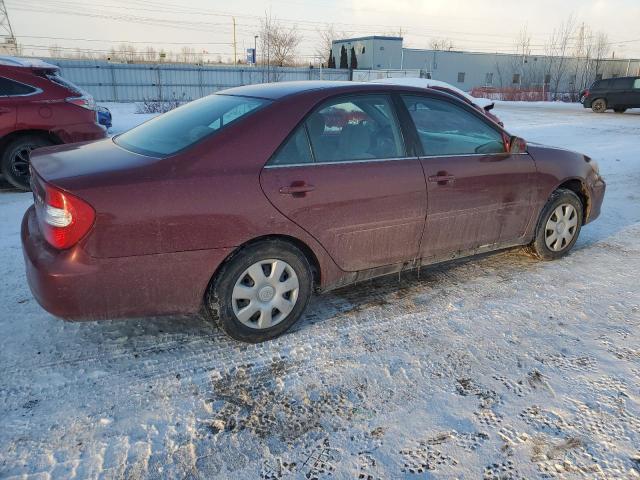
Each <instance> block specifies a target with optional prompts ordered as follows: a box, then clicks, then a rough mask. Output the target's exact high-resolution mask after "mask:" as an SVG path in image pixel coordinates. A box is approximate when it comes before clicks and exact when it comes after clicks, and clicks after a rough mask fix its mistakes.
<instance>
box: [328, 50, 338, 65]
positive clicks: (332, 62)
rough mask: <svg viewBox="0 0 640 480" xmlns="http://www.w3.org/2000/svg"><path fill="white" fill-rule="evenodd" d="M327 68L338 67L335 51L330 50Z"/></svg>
mask: <svg viewBox="0 0 640 480" xmlns="http://www.w3.org/2000/svg"><path fill="white" fill-rule="evenodd" d="M327 68H336V59H335V58H333V52H332V51H331V50H329V60H328V61H327Z"/></svg>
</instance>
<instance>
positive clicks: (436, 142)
mask: <svg viewBox="0 0 640 480" xmlns="http://www.w3.org/2000/svg"><path fill="white" fill-rule="evenodd" d="M402 98H403V103H404V105H405V106H406V108H407V110H408V113H409V116H410V117H411V119H412V120H413V125H414V126H415V129H416V133H417V136H418V139H419V146H421V147H422V153H421V155H420V161H421V163H422V166H423V170H424V174H425V177H426V180H427V192H428V198H429V208H428V211H427V221H426V224H425V230H424V235H423V239H422V244H421V255H422V257H423V258H426V259H442V258H447V257H450V256H453V255H455V254H458V253H460V252H467V251H469V250H473V249H478V248H487V247H488V248H491V247H492V246H496V245H499V244H510V243H518V241H519V239H521V238H522V237H523V236H524V234H525V231H526V228H527V225H528V224H529V222H530V221H531V220H532V214H533V209H532V203H533V199H534V192H535V179H536V168H535V163H534V161H533V159H532V158H531V157H530V156H529V155H528V154H526V153H523V154H510V153H507V152H506V148H505V140H504V139H505V135H504V134H503V132H502V131H500V130H499V129H498V128H497V127H496V126H495V125H492V124H491V123H490V122H488V121H487V120H486V119H484V118H481V114H478V113H476V112H474V111H473V110H472V109H471V108H468V107H466V106H463V105H461V104H460V105H459V104H454V103H453V100H451V101H449V100H448V99H443V98H433V97H429V96H421V95H420V96H419V95H403V96H402Z"/></svg>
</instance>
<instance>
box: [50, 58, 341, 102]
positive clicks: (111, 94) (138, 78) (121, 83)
mask: <svg viewBox="0 0 640 480" xmlns="http://www.w3.org/2000/svg"><path fill="white" fill-rule="evenodd" d="M44 60H46V61H47V62H49V63H53V64H55V65H58V66H59V67H60V68H61V74H62V76H64V77H65V78H67V79H69V80H70V81H72V82H73V83H75V84H76V85H78V86H79V87H81V88H83V89H84V90H86V91H88V92H89V93H91V94H92V95H93V96H94V98H95V99H96V100H97V101H101V102H139V101H145V100H172V99H174V98H175V99H179V100H193V99H196V98H200V97H203V96H205V95H208V94H210V93H212V92H215V91H218V90H221V89H224V88H229V87H236V86H239V85H247V84H252V83H263V82H267V81H271V82H282V81H288V80H318V79H323V80H349V71H348V70H339V69H336V70H333V69H322V72H321V71H320V69H317V68H313V69H310V68H306V67H299V68H298V67H295V68H288V67H284V68H283V67H277V68H276V67H271V68H269V69H268V70H267V68H266V67H239V66H238V67H234V66H231V67H225V66H219V65H217V66H207V65H204V66H200V65H189V64H150V63H139V64H123V63H110V62H107V61H99V60H60V59H44Z"/></svg>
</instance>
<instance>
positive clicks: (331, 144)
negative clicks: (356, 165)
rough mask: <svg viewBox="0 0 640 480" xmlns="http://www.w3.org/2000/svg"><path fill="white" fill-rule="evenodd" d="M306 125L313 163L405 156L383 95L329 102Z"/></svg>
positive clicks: (389, 107) (395, 125)
mask: <svg viewBox="0 0 640 480" xmlns="http://www.w3.org/2000/svg"><path fill="white" fill-rule="evenodd" d="M305 123H306V126H307V131H308V132H309V139H310V140H311V148H312V149H313V153H314V156H315V159H316V162H343V161H349V160H366V159H375V158H398V157H404V145H403V142H402V136H401V134H400V128H399V126H398V122H397V120H396V118H395V115H394V112H393V108H392V106H391V103H390V101H389V99H388V98H387V97H386V96H381V95H362V96H357V97H350V98H346V97H343V98H341V99H337V100H330V101H329V102H328V103H325V104H324V105H322V106H321V107H320V108H319V109H318V110H316V111H315V112H314V113H312V114H311V115H310V116H309V118H308V119H307V121H306V122H305Z"/></svg>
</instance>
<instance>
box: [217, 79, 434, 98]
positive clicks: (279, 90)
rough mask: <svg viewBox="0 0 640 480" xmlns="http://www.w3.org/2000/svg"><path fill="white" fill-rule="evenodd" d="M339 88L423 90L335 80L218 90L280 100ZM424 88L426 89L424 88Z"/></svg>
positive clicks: (352, 90) (230, 93)
mask: <svg viewBox="0 0 640 480" xmlns="http://www.w3.org/2000/svg"><path fill="white" fill-rule="evenodd" d="M328 90H329V91H330V90H339V91H341V92H344V93H350V92H361V91H380V90H385V91H390V90H412V91H417V90H421V89H419V88H416V87H411V86H399V85H384V84H379V83H378V84H376V83H372V82H349V81H333V80H301V81H295V82H274V83H258V84H253V85H244V86H242V87H233V88H228V89H225V90H220V91H219V92H217V93H218V94H222V95H238V96H245V97H257V98H266V99H268V100H278V99H281V98H285V97H290V96H292V95H297V94H301V93H309V92H314V91H325V92H326V91H328ZM422 90H424V89H422Z"/></svg>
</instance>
